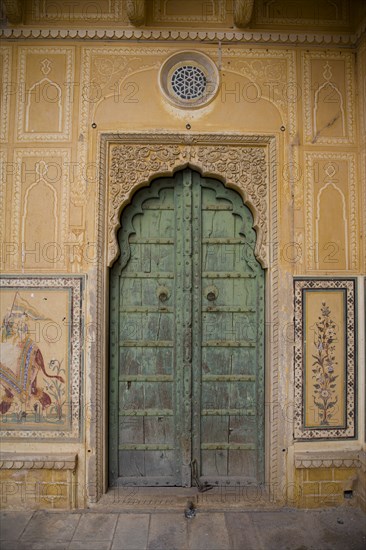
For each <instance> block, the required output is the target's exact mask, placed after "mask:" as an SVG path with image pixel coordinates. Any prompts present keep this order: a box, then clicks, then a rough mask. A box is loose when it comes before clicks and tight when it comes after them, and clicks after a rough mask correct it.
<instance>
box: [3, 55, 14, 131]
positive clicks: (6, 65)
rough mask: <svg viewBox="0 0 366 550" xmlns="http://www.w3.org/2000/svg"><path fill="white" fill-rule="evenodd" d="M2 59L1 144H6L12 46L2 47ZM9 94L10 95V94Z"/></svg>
mask: <svg viewBox="0 0 366 550" xmlns="http://www.w3.org/2000/svg"><path fill="white" fill-rule="evenodd" d="M0 55H1V57H2V58H3V67H2V69H3V70H2V75H1V82H2V86H3V93H2V94H1V105H0V113H1V115H0V142H6V141H7V139H8V130H9V108H10V98H11V90H7V89H6V86H7V85H9V86H11V82H10V80H11V78H10V74H11V59H12V49H11V46H5V45H4V44H2V46H1V52H0ZM8 92H9V93H8Z"/></svg>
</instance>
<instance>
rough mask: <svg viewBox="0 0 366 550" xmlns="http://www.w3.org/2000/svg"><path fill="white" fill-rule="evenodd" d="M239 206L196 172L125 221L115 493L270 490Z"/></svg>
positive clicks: (117, 307)
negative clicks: (132, 489)
mask: <svg viewBox="0 0 366 550" xmlns="http://www.w3.org/2000/svg"><path fill="white" fill-rule="evenodd" d="M252 226H253V219H252V215H251V213H250V211H249V210H248V208H247V207H246V206H245V205H244V204H243V202H242V199H241V197H240V196H239V194H238V193H236V192H235V191H233V190H230V189H227V188H225V187H224V185H223V184H222V183H221V182H219V181H217V180H214V179H210V178H202V177H201V176H200V174H198V173H197V172H195V171H192V170H190V169H185V170H183V171H181V172H177V173H176V174H175V176H174V177H171V178H161V179H157V180H155V181H154V182H153V183H152V184H151V185H150V187H149V188H145V189H142V190H140V191H138V192H137V193H136V195H135V196H134V199H133V202H132V203H131V204H130V205H129V206H128V207H127V208H126V210H125V211H124V213H123V215H122V220H121V229H120V231H119V245H120V250H121V255H120V257H119V259H118V260H117V261H116V263H115V264H114V266H113V267H112V269H111V273H110V330H109V332H110V358H109V363H110V378H109V400H110V401H109V409H110V425H109V440H110V444H109V463H110V485H112V486H116V485H130V486H131V485H132V486H134V485H135V486H183V487H189V486H192V485H202V486H204V485H208V484H209V485H222V484H225V485H237V484H247V483H258V482H261V481H263V470H264V465H263V462H264V449H263V435H264V434H263V404H264V397H263V392H264V334H263V333H264V272H263V270H262V268H261V266H260V264H259V263H258V261H257V260H256V258H255V256H254V248H255V241H256V234H255V231H254V230H253V228H252Z"/></svg>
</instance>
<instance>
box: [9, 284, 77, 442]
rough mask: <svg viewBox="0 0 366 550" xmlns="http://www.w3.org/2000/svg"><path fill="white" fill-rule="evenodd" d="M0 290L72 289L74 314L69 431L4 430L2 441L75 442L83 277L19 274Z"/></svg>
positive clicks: (71, 343)
mask: <svg viewBox="0 0 366 550" xmlns="http://www.w3.org/2000/svg"><path fill="white" fill-rule="evenodd" d="M0 288H6V289H9V288H10V289H12V288H14V289H16V290H18V289H21V288H27V289H29V288H37V289H42V288H56V289H60V290H62V289H64V288H69V289H71V308H70V309H71V315H72V318H71V319H70V322H71V327H70V337H71V341H70V343H69V345H70V354H71V359H70V382H69V383H70V384H71V388H70V400H71V402H70V409H71V413H70V429H69V430H68V431H67V430H63V431H62V432H60V431H42V430H38V431H36V430H32V431H29V430H28V431H26V430H10V429H8V430H3V431H1V432H0V438H2V439H4V440H9V439H14V438H17V439H18V438H21V439H27V440H28V441H30V440H37V439H42V440H52V441H55V440H60V441H65V440H75V439H78V438H79V436H80V415H81V402H80V397H81V395H82V392H81V381H82V349H83V344H82V322H83V320H82V305H83V304H82V302H83V296H82V294H83V289H84V278H83V277H77V276H72V275H68V276H66V275H62V276H60V277H42V276H24V277H19V276H16V275H9V276H1V277H0Z"/></svg>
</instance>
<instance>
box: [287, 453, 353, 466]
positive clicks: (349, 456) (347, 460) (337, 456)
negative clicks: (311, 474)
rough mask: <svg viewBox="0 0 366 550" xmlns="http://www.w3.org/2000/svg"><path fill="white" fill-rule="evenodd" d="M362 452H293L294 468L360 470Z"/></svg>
mask: <svg viewBox="0 0 366 550" xmlns="http://www.w3.org/2000/svg"><path fill="white" fill-rule="evenodd" d="M361 454H362V452H361V453H360V452H357V451H356V452H354V451H312V452H295V457H294V458H295V468H305V469H308V468H361Z"/></svg>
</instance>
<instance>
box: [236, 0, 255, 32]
mask: <svg viewBox="0 0 366 550" xmlns="http://www.w3.org/2000/svg"><path fill="white" fill-rule="evenodd" d="M253 6H254V0H234V23H235V25H236V26H237V27H246V26H247V25H249V23H250V20H251V18H252V14H253Z"/></svg>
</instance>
